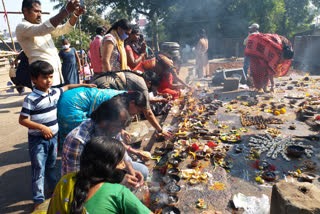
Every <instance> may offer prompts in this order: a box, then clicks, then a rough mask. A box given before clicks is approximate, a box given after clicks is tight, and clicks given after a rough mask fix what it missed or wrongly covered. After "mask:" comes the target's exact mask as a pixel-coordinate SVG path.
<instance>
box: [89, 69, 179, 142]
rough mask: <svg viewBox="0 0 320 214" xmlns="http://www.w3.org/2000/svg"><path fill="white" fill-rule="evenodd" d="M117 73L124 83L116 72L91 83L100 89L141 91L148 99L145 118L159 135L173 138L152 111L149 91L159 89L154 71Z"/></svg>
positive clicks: (144, 112)
mask: <svg viewBox="0 0 320 214" xmlns="http://www.w3.org/2000/svg"><path fill="white" fill-rule="evenodd" d="M117 73H118V74H121V75H123V76H124V81H123V80H122V79H120V76H118V75H117V74H116V73H115V72H108V73H106V74H105V75H102V76H98V77H96V78H95V79H93V80H92V81H91V83H92V84H95V85H97V87H98V88H112V89H117V90H128V91H139V92H141V93H143V94H144V95H145V97H146V99H147V104H146V107H145V108H144V109H143V114H144V116H145V117H146V118H147V120H148V121H149V122H150V124H151V125H152V126H153V127H154V128H155V129H156V130H157V131H158V132H159V133H162V134H163V135H164V136H165V137H166V138H171V137H173V135H172V133H169V132H168V131H166V130H163V129H162V128H161V126H160V124H159V123H158V121H157V119H156V117H155V116H154V114H153V112H152V110H151V109H150V103H149V90H150V91H152V90H154V89H155V88H156V87H157V86H156V85H154V83H156V82H158V77H157V75H156V74H155V73H154V72H152V71H147V72H144V73H143V74H142V75H141V74H138V72H133V71H121V72H117ZM140 73H141V72H140ZM141 76H143V78H142V77H141Z"/></svg>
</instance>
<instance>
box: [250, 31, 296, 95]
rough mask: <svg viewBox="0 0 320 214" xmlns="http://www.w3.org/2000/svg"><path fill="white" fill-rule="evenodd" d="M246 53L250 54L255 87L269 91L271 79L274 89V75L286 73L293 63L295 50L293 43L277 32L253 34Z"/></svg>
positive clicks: (272, 89) (260, 90)
mask: <svg viewBox="0 0 320 214" xmlns="http://www.w3.org/2000/svg"><path fill="white" fill-rule="evenodd" d="M245 55H246V56H250V69H251V74H252V78H253V84H254V87H255V88H256V89H257V90H258V91H259V92H263V90H264V91H265V92H269V91H268V90H267V86H268V83H269V80H270V81H271V91H272V92H273V91H274V82H273V76H274V75H275V76H279V77H280V76H283V75H285V74H286V73H287V72H288V70H289V67H290V65H291V61H292V60H291V59H292V58H293V50H292V45H291V43H290V42H289V41H288V40H287V39H286V38H285V37H283V36H280V35H277V34H262V33H259V34H251V35H250V36H249V39H248V44H247V48H246V49H245Z"/></svg>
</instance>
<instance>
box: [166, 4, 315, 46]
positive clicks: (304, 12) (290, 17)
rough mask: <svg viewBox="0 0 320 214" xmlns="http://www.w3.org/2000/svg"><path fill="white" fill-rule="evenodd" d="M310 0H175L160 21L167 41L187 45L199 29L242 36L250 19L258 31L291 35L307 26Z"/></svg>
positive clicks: (234, 36) (246, 30)
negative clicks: (257, 25)
mask: <svg viewBox="0 0 320 214" xmlns="http://www.w3.org/2000/svg"><path fill="white" fill-rule="evenodd" d="M310 1H311V0H202V1H193V0H177V1H176V2H177V3H176V5H175V7H174V9H173V10H172V11H171V13H170V14H169V15H168V16H167V18H166V19H165V20H164V23H165V29H166V33H167V35H168V37H169V38H170V40H173V41H185V42H187V43H189V44H190V43H192V41H193V42H194V41H195V40H196V39H195V38H196V34H197V32H198V31H199V30H200V29H201V28H204V29H206V30H207V33H208V35H209V36H211V37H215V38H226V37H227V38H228V37H229V38H237V37H245V36H246V35H247V33H248V26H249V25H250V24H252V23H254V22H256V23H259V24H260V31H261V32H264V33H279V34H282V35H285V36H287V37H291V36H292V35H293V34H294V33H297V32H301V31H304V30H306V29H308V28H309V26H310V23H311V22H312V19H313V14H310V12H309V9H308V8H309V2H310ZM313 1H315V0H313ZM318 1H319V2H320V0H318ZM192 38H193V39H192Z"/></svg>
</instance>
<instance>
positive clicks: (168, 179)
mask: <svg viewBox="0 0 320 214" xmlns="http://www.w3.org/2000/svg"><path fill="white" fill-rule="evenodd" d="M162 181H163V183H165V184H169V183H172V182H173V183H178V182H179V181H180V177H179V176H178V175H166V176H164V177H163V178H162Z"/></svg>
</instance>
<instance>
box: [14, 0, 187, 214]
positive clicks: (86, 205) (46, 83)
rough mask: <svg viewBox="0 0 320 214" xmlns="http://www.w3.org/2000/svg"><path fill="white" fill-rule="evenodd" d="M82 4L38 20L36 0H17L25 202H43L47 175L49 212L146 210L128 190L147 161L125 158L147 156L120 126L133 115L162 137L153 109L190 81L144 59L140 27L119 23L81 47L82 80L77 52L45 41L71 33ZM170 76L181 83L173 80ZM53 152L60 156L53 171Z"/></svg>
mask: <svg viewBox="0 0 320 214" xmlns="http://www.w3.org/2000/svg"><path fill="white" fill-rule="evenodd" d="M85 10H86V9H85V7H81V6H80V2H79V1H78V0H71V1H69V2H68V3H67V5H66V7H65V8H64V9H63V10H61V11H60V12H59V13H58V14H57V15H56V16H54V17H52V18H51V19H49V20H48V21H46V22H43V23H42V21H41V2H40V1H38V0H24V1H23V2H22V12H23V14H24V19H23V21H22V22H21V23H20V24H19V25H18V26H17V28H16V34H17V39H18V41H19V43H20V45H21V47H22V49H23V54H24V55H23V54H21V55H20V56H19V59H20V60H23V59H24V58H25V59H26V60H25V61H26V62H25V64H26V63H27V64H26V65H25V66H28V71H29V73H30V76H31V81H32V83H33V84H32V85H31V86H30V87H32V88H33V91H32V93H31V94H29V95H28V96H27V97H26V98H25V100H24V103H23V107H22V110H21V113H20V117H19V123H20V124H21V125H23V126H26V127H27V128H28V129H29V131H28V141H29V142H28V145H29V155H30V160H31V170H32V196H33V201H34V205H35V207H38V206H39V205H40V204H41V203H43V202H44V201H45V199H46V198H45V192H46V191H45V189H44V186H45V185H44V183H45V181H46V182H47V187H48V189H47V192H51V193H54V194H53V197H52V199H51V202H50V206H49V209H48V212H49V213H57V212H59V213H85V212H89V213H100V212H101V213H102V212H108V213H109V212H111V213H150V212H151V211H150V210H149V209H148V208H147V207H145V206H144V205H143V204H142V203H141V202H140V201H139V200H138V199H137V198H136V197H135V196H134V195H133V194H132V193H131V192H130V190H129V189H133V188H138V187H139V186H141V185H142V184H143V182H144V180H145V179H147V177H148V175H149V171H148V167H147V166H145V165H144V164H141V163H138V162H135V161H133V160H132V159H131V157H130V154H134V155H136V156H138V157H140V158H141V159H148V158H150V155H149V154H148V153H147V152H144V151H139V150H135V149H133V148H131V147H130V146H128V144H127V143H128V142H130V135H129V134H128V133H127V132H126V131H125V128H126V127H127V126H128V125H129V124H130V122H131V120H132V116H133V115H136V114H140V113H141V114H142V115H143V116H144V117H145V118H146V119H147V120H148V121H149V122H150V124H151V125H152V126H153V127H154V128H155V129H156V131H157V132H158V133H159V134H161V135H162V136H163V137H165V138H171V137H172V136H173V134H172V133H170V132H169V131H167V130H164V129H163V128H162V127H161V125H160V124H159V122H158V121H157V119H156V117H155V114H156V115H159V114H161V113H164V112H166V111H165V110H167V109H168V105H170V104H169V102H170V101H171V100H173V99H177V98H178V97H179V90H180V88H181V87H189V86H187V85H186V84H185V83H184V82H183V81H182V80H181V79H179V77H178V71H177V70H176V67H175V65H174V62H173V61H172V60H171V59H169V58H168V57H166V56H164V55H157V56H152V57H151V56H148V54H147V47H146V43H145V41H144V39H143V36H142V34H141V32H140V29H139V27H138V26H135V25H132V24H130V23H129V21H127V20H125V19H122V20H119V21H117V22H116V23H114V24H113V25H112V26H111V28H110V29H108V31H107V30H106V29H105V28H104V27H97V29H96V37H95V39H94V40H93V41H92V42H91V44H90V58H91V63H92V68H93V75H92V79H91V82H90V83H86V84H84V83H82V84H81V83H80V82H81V81H80V79H79V71H80V70H81V68H80V66H81V62H80V57H79V55H78V53H77V51H76V50H75V49H74V48H73V47H71V46H70V42H69V41H68V39H66V38H64V37H62V38H63V39H62V40H61V41H62V43H61V46H62V50H61V51H60V52H58V51H57V48H56V47H55V45H54V43H53V40H52V37H56V36H58V37H59V36H63V35H65V34H67V33H68V32H70V31H71V30H73V28H74V26H75V24H76V22H77V19H78V17H79V16H80V15H82V14H83V13H84V12H85ZM68 17H70V19H68V21H67V22H66V23H65V24H61V22H62V21H63V19H65V18H68ZM23 57H24V58H23ZM61 60H62V63H61ZM175 78H176V80H177V81H179V82H181V83H182V85H181V86H178V85H177V84H173V81H174V79H175ZM58 150H59V151H61V157H62V158H61V165H60V166H58V167H57V166H56V159H57V151H58ZM57 168H59V176H56V169H57ZM59 177H60V178H61V179H60V181H59V182H58V178H59ZM128 188H129V189H128ZM98 190H99V191H98ZM113 196H114V197H113ZM66 200H67V201H66ZM66 202H68V203H67V205H66V204H65V203H66ZM115 204H117V205H115Z"/></svg>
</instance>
